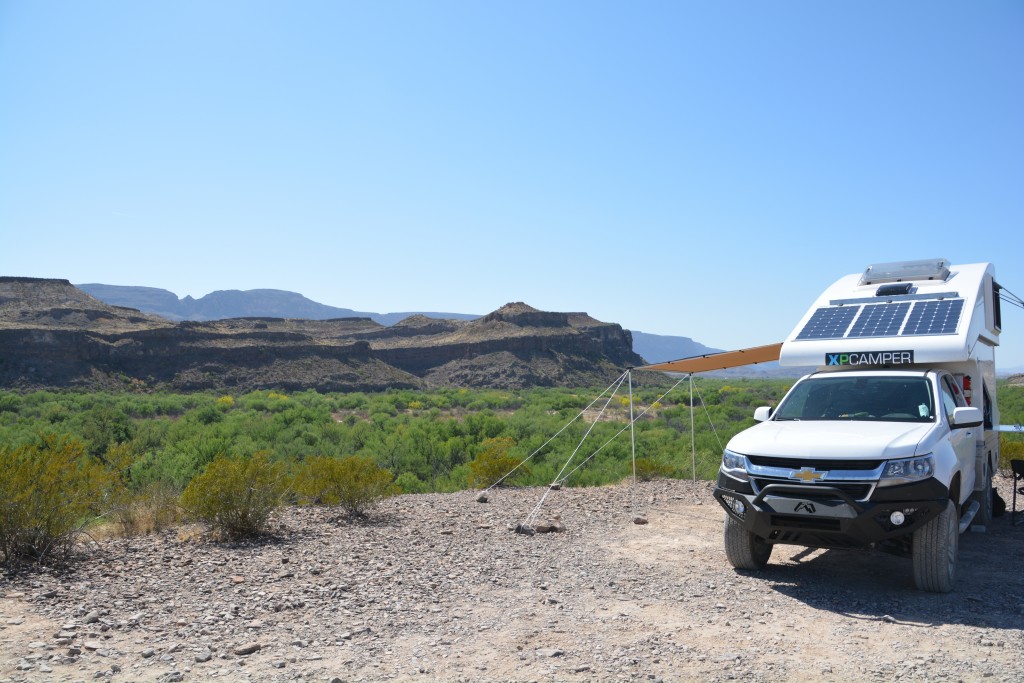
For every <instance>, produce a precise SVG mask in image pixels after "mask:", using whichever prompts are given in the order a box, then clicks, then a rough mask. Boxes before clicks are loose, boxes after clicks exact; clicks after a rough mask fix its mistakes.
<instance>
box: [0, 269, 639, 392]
mask: <svg viewBox="0 0 1024 683" xmlns="http://www.w3.org/2000/svg"><path fill="white" fill-rule="evenodd" d="M641 363H642V360H641V359H640V358H639V357H638V356H636V354H634V353H633V351H632V339H631V337H630V333H629V332H628V331H626V330H623V329H622V328H621V327H620V326H619V325H615V324H610V323H603V322H600V321H597V320H594V319H593V318H591V317H589V316H588V315H586V314H584V313H550V312H544V311H538V310H536V309H533V308H531V307H529V306H527V305H525V304H522V303H516V304H509V305H507V306H504V307H502V308H501V309H499V310H497V311H494V312H493V313H491V314H489V315H487V316H485V317H484V318H480V319H477V320H471V321H464V320H441V319H434V318H427V317H425V316H413V317H410V318H407V319H406V320H403V321H401V322H399V323H398V324H396V325H393V326H391V327H385V326H383V325H381V324H379V323H376V322H374V321H372V320H370V319H368V318H338V319H333V320H305V319H283V318H232V319H227V320H216V321H209V322H189V321H186V322H180V323H173V322H171V321H168V320H166V319H163V318H160V317H158V316H155V315H149V314H145V313H141V312H139V311H137V310H134V309H129V308H123V307H119V306H111V305H108V304H104V303H102V302H100V301H98V300H96V299H94V298H93V297H91V296H89V295H88V294H86V293H85V292H82V291H81V290H78V289H77V288H75V287H74V286H72V285H71V284H70V283H69V282H68V281H66V280H41V279H35V278H11V277H6V278H0V387H3V388H14V389H37V388H60V387H80V388H89V389H99V388H107V389H115V388H125V387H134V388H142V387H146V388H157V389H169V390H185V391H191V390H225V391H250V390H253V389H271V388H274V389H287V390H301V389H317V390H320V391H375V390H381V389H385V388H431V387H439V386H457V387H494V388H509V389H511V388H522V387H528V386H556V385H565V386H582V385H590V384H602V383H607V382H608V381H610V380H611V379H613V378H614V377H615V375H616V374H617V373H618V372H620V371H621V370H622V369H623V368H624V367H626V366H629V365H638V364H641Z"/></svg>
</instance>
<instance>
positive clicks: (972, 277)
mask: <svg viewBox="0 0 1024 683" xmlns="http://www.w3.org/2000/svg"><path fill="white" fill-rule="evenodd" d="M999 328H1000V321H999V297H998V285H997V284H996V283H995V268H994V267H993V266H992V265H991V264H989V263H972V264H968V265H962V266H956V265H951V264H950V263H949V261H947V260H946V259H926V260H923V261H903V262H899V263H882V264H877V265H872V266H868V268H867V270H865V272H864V273H862V274H859V273H855V274H853V275H847V276H846V277H843V278H840V279H839V280H837V281H836V282H835V284H833V285H832V286H831V287H829V288H828V289H826V290H825V292H824V293H823V294H822V295H821V296H820V297H818V299H817V301H815V302H814V305H812V306H811V308H810V310H808V311H807V313H806V314H805V315H804V317H803V318H802V319H801V320H800V322H799V323H798V324H797V326H796V327H795V328H794V329H793V331H792V332H791V333H790V334H789V336H788V337H787V338H786V341H785V342H783V344H782V350H781V353H780V356H779V363H780V365H786V366H801V365H802V366H808V365H813V366H824V367H832V368H835V367H836V366H855V365H864V366H900V365H913V364H934V363H951V362H957V361H966V360H968V359H970V358H971V355H972V351H973V350H974V348H975V346H976V345H977V344H978V343H982V344H986V345H989V346H998V345H999Z"/></svg>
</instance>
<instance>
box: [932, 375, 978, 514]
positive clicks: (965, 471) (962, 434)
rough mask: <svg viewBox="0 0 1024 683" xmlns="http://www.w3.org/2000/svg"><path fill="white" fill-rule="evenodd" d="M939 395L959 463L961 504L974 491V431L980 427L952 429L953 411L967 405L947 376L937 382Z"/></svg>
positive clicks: (975, 452)
mask: <svg viewBox="0 0 1024 683" xmlns="http://www.w3.org/2000/svg"><path fill="white" fill-rule="evenodd" d="M939 393H940V394H941V395H942V412H943V413H944V416H945V417H944V419H945V420H946V425H947V426H948V427H949V440H950V444H951V445H952V446H953V450H954V451H956V459H957V460H958V461H959V463H960V477H961V479H960V500H958V501H956V502H957V503H962V502H963V501H964V500H966V498H967V496H969V495H970V494H971V491H973V490H974V479H975V472H974V459H975V456H976V454H977V448H976V446H975V442H976V438H975V434H974V430H975V429H981V427H954V426H953V409H954V408H962V407H964V406H966V405H967V403H966V401H964V397H963V394H962V393H961V392H960V387H959V386H957V384H956V381H954V380H953V378H952V377H950V376H949V375H943V376H942V378H941V380H940V382H939Z"/></svg>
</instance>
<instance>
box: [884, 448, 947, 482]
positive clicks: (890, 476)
mask: <svg viewBox="0 0 1024 683" xmlns="http://www.w3.org/2000/svg"><path fill="white" fill-rule="evenodd" d="M934 474H935V459H934V458H933V457H932V456H930V455H924V456H921V457H920V458H907V459H905V460H890V461H889V462H887V463H885V469H884V470H882V478H881V479H879V481H878V485H879V486H895V485H897V484H910V483H913V482H915V481H921V480H922V479H927V478H929V477H931V476H933V475H934Z"/></svg>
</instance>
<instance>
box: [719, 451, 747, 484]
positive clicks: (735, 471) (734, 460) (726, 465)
mask: <svg viewBox="0 0 1024 683" xmlns="http://www.w3.org/2000/svg"><path fill="white" fill-rule="evenodd" d="M722 471H723V472H725V473H726V474H728V475H729V476H730V477H732V478H733V479H739V480H740V481H747V458H746V456H743V455H740V454H739V453H733V452H732V451H730V450H729V449H725V452H724V453H722Z"/></svg>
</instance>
